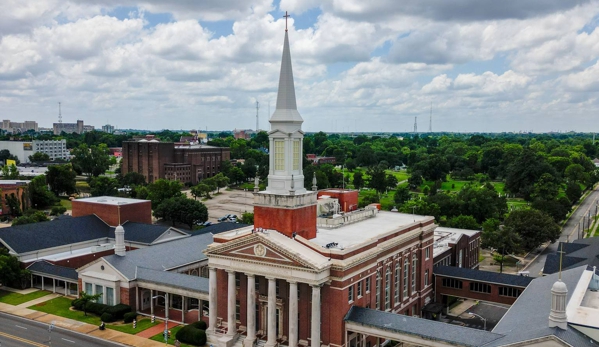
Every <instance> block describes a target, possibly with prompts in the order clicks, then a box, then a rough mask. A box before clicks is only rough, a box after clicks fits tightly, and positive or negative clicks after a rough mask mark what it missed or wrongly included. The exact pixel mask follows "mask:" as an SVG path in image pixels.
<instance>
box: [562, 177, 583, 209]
mask: <svg viewBox="0 0 599 347" xmlns="http://www.w3.org/2000/svg"><path fill="white" fill-rule="evenodd" d="M566 196H567V197H568V200H570V203H571V204H575V203H576V202H578V200H579V199H580V197H581V196H582V189H581V188H580V185H579V184H578V183H577V182H576V181H569V182H568V184H567V185H566Z"/></svg>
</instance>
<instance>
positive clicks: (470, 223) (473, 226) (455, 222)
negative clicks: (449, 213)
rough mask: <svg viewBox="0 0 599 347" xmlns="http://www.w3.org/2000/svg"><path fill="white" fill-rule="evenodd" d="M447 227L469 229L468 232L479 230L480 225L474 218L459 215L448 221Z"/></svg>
mask: <svg viewBox="0 0 599 347" xmlns="http://www.w3.org/2000/svg"><path fill="white" fill-rule="evenodd" d="M447 226H449V227H450V228H458V229H468V230H479V229H480V225H479V224H478V223H477V222H476V219H475V218H474V217H472V216H464V215H462V214H461V215H459V216H456V217H453V218H451V219H450V220H449V221H447Z"/></svg>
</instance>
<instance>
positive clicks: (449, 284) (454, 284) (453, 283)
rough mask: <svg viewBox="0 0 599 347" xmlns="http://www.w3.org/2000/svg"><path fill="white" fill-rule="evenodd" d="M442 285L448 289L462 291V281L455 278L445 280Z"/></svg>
mask: <svg viewBox="0 0 599 347" xmlns="http://www.w3.org/2000/svg"><path fill="white" fill-rule="evenodd" d="M441 285H442V286H443V287H446V288H455V289H462V281H460V280H456V279H454V278H444V279H443V280H442V281H441Z"/></svg>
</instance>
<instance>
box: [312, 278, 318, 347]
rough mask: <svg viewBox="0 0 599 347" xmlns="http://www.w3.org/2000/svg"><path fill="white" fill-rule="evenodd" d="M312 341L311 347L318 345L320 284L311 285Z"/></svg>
mask: <svg viewBox="0 0 599 347" xmlns="http://www.w3.org/2000/svg"><path fill="white" fill-rule="evenodd" d="M311 337H312V343H311V345H310V346H311V347H320V286H319V285H316V286H312V335H311Z"/></svg>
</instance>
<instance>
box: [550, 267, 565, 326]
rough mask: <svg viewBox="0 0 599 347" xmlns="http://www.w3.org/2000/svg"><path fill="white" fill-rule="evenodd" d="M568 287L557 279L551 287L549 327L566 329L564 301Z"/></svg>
mask: <svg viewBox="0 0 599 347" xmlns="http://www.w3.org/2000/svg"><path fill="white" fill-rule="evenodd" d="M567 296H568V288H567V287H566V284H565V283H564V282H562V280H561V279H559V280H558V281H557V282H555V283H554V284H553V287H551V312H550V313H549V327H550V328H554V327H558V328H560V329H562V330H566V329H568V316H567V315H566V301H567Z"/></svg>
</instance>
